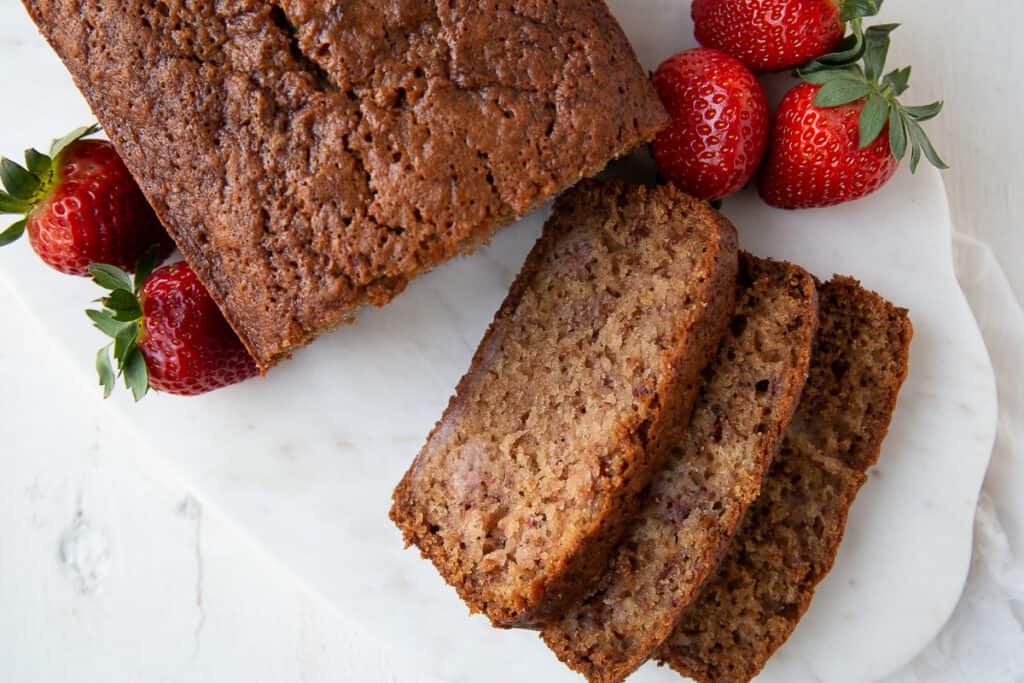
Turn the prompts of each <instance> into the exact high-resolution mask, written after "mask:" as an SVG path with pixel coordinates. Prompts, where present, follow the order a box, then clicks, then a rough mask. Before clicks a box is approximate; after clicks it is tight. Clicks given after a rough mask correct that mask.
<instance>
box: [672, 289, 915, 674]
mask: <svg viewBox="0 0 1024 683" xmlns="http://www.w3.org/2000/svg"><path fill="white" fill-rule="evenodd" d="M820 299H821V308H820V331H819V332H818V335H817V339H816V341H815V350H814V355H813V357H812V360H811V372H810V376H809V378H808V380H807V385H806V387H805V389H804V394H803V398H802V399H801V401H800V405H799V407H798V408H797V413H796V415H795V416H794V418H793V421H792V422H791V423H790V426H789V428H788V429H787V430H786V433H785V436H784V437H783V445H782V448H781V450H780V451H779V454H778V455H777V456H776V459H775V462H774V464H773V465H772V468H771V470H770V471H769V474H768V476H767V477H766V478H765V484H764V489H763V491H762V493H761V497H760V498H759V499H758V500H757V502H756V503H755V504H754V505H752V506H751V508H750V511H749V513H748V516H747V519H746V520H745V521H744V523H743V525H742V527H741V530H740V532H739V533H738V534H737V536H736V538H735V540H734V541H733V544H732V548H731V549H730V551H729V553H728V555H727V556H726V558H725V559H724V560H723V562H722V564H721V565H720V566H719V568H718V569H717V570H716V573H715V575H714V578H712V579H710V580H709V581H708V583H707V585H706V586H705V587H704V589H703V590H702V592H701V594H700V597H699V599H698V600H697V601H696V602H694V603H693V604H692V605H690V607H688V608H687V610H686V612H685V613H684V615H683V618H682V620H681V621H680V623H679V625H678V626H677V627H676V630H675V632H674V633H673V635H672V637H671V639H670V640H669V641H668V642H667V643H666V644H665V645H664V646H663V647H662V648H661V649H660V651H659V653H658V658H659V659H660V660H662V661H663V662H666V663H668V664H669V665H671V666H672V668H674V669H675V670H677V671H678V672H679V673H681V674H683V675H684V676H689V677H691V678H694V679H696V680H697V681H700V683H745V682H746V681H749V680H750V679H751V678H753V677H754V676H756V675H757V674H758V672H760V671H761V669H762V668H763V667H764V665H765V663H766V662H767V661H768V658H769V657H771V655H772V654H773V653H774V652H775V651H776V650H777V649H778V648H779V647H780V646H781V645H782V644H783V643H784V642H785V641H786V639H787V638H788V637H789V636H790V634H791V633H792V632H793V629H794V628H795V627H796V624H797V622H798V621H799V620H800V618H801V617H802V616H803V614H804V612H806V611H807V608H808V606H809V605H810V603H811V598H813V597H814V589H815V587H816V586H817V585H818V583H819V582H820V581H821V580H822V579H823V578H824V577H825V575H826V574H827V573H828V572H829V570H830V569H831V568H832V563H833V561H834V560H835V556H836V552H837V550H838V548H839V543H840V541H841V540H842V537H843V530H844V529H845V526H846V515H847V512H848V511H849V509H850V506H851V505H852V504H853V501H854V498H855V497H856V495H857V492H858V491H859V490H860V488H861V486H862V485H863V484H864V481H865V479H866V474H865V473H866V471H867V469H868V468H869V467H871V466H872V465H874V464H875V462H876V461H877V459H878V454H879V449H880V448H881V445H882V440H883V439H884V438H885V434H886V432H887V431H888V428H889V422H890V419H891V417H892V413H893V410H894V408H895V406H896V397H897V394H898V393H899V390H900V387H901V385H902V384H903V380H904V379H905V378H906V375H907V361H908V354H909V347H910V339H911V336H912V335H913V329H912V327H911V325H910V321H909V319H908V318H907V312H906V311H905V310H902V309H898V308H895V307H893V306H892V305H891V304H889V303H888V302H886V301H885V300H884V299H882V298H881V297H880V296H878V295H877V294H874V293H872V292H869V291H866V290H864V289H862V288H861V287H860V286H859V285H858V283H857V282H856V281H854V280H851V279H849V278H844V277H837V278H835V279H834V280H832V281H831V282H829V283H828V284H826V285H824V286H822V287H821V290H820Z"/></svg>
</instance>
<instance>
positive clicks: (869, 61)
mask: <svg viewBox="0 0 1024 683" xmlns="http://www.w3.org/2000/svg"><path fill="white" fill-rule="evenodd" d="M895 28H896V27H895V26H894V25H885V26H875V27H872V28H870V29H868V31H867V35H866V38H865V39H864V43H865V51H864V68H863V69H861V67H859V66H857V65H852V64H850V65H846V66H841V67H834V68H825V67H818V68H816V69H815V70H811V71H809V72H805V73H803V74H802V75H803V77H804V79H805V80H806V81H808V82H806V83H801V84H800V85H798V86H796V87H795V88H793V89H792V90H791V91H790V92H789V93H787V94H786V96H785V97H784V98H783V100H782V103H781V104H780V105H779V109H778V111H777V112H776V115H775V125H774V128H773V131H772V139H771V148H770V149H769V152H768V158H767V160H766V162H765V166H764V168H763V169H762V171H761V176H760V179H759V182H758V189H759V191H760V193H761V197H762V198H764V200H765V201H766V202H768V203H769V204H771V205H772V206H777V207H781V208H785V209H801V208H809V207H818V206H830V205H832V204H839V203H842V202H848V201H851V200H853V199H859V198H860V197H863V196H865V195H868V194H870V193H872V192H874V191H875V190H877V189H878V188H880V187H881V186H882V185H884V184H885V183H886V182H888V181H889V179H890V178H892V176H893V174H894V173H896V169H897V167H898V166H899V163H900V161H901V160H902V159H903V157H904V155H905V154H906V151H907V148H908V147H910V149H911V170H912V171H916V170H917V166H918V164H919V163H920V161H921V156H922V154H923V155H924V156H925V157H926V158H927V159H928V160H929V161H930V162H931V163H932V164H933V165H934V166H936V167H937V168H940V169H941V168H946V164H945V162H943V161H942V159H941V158H940V157H939V155H938V153H937V152H936V151H935V149H934V148H933V147H932V144H931V142H929V140H928V136H927V135H926V134H925V132H924V129H923V128H922V127H921V122H923V121H927V120H929V119H931V118H934V117H935V116H937V115H938V114H939V112H940V111H941V110H942V103H941V102H934V103H932V104H929V105H926V106H922V107H907V106H904V105H902V104H900V102H899V100H898V99H897V96H898V95H900V94H902V93H903V92H905V91H906V90H907V87H908V81H909V78H910V67H906V68H903V69H897V70H895V71H892V72H890V73H888V74H886V75H885V77H884V78H882V79H881V81H879V75H880V74H881V73H882V70H883V68H884V65H885V57H886V54H887V52H888V49H889V33H890V32H892V30H893V29H895Z"/></svg>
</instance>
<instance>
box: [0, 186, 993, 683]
mask: <svg viewBox="0 0 1024 683" xmlns="http://www.w3.org/2000/svg"><path fill="white" fill-rule="evenodd" d="M932 182H937V183H938V184H940V185H941V179H940V178H939V176H938V174H937V173H936V174H932ZM945 197H946V195H945V192H944V190H943V198H944V199H945ZM944 210H945V211H946V213H947V215H948V205H947V206H946V207H944ZM947 225H948V226H949V230H950V231H951V230H952V225H951V224H950V223H948V222H947ZM470 258H472V257H470ZM943 259H944V260H945V261H947V262H948V264H949V277H950V278H952V279H951V282H952V284H953V285H955V287H956V291H957V292H958V295H959V296H960V297H961V298H963V303H964V305H965V306H966V297H965V296H964V294H963V292H962V290H961V289H960V287H959V283H957V281H956V278H955V273H954V271H953V252H952V234H950V239H949V240H948V245H947V246H946V248H945V253H944V254H943ZM0 279H3V281H4V285H5V286H6V287H7V289H8V291H9V292H10V293H11V295H12V298H14V299H15V300H16V302H17V304H18V305H19V306H20V307H21V308H22V309H23V310H25V311H26V312H27V313H28V315H29V316H31V317H32V318H33V320H34V322H35V324H37V325H38V326H39V327H40V328H41V329H44V330H47V329H48V327H49V326H48V325H47V324H46V321H45V320H43V319H42V318H40V317H39V316H38V315H36V314H35V313H33V312H31V311H30V310H29V309H28V304H27V300H26V299H25V298H24V297H23V296H22V294H21V292H20V289H19V288H18V287H17V286H16V285H14V284H13V283H12V282H11V281H10V274H9V272H8V269H7V268H4V267H0ZM413 286H415V285H413ZM968 310H969V308H968ZM976 333H977V334H978V335H979V336H980V332H976ZM44 336H45V337H46V338H47V343H48V345H49V346H50V348H51V349H53V350H54V351H57V352H58V353H59V354H60V355H61V356H62V357H63V358H64V360H65V361H67V362H68V363H69V365H71V366H72V367H75V368H76V369H77V370H78V372H79V373H80V374H81V375H82V378H83V380H86V379H87V378H89V376H90V372H89V370H90V369H86V368H85V366H84V365H83V364H82V363H81V362H80V360H81V359H78V358H75V357H74V356H73V355H72V354H71V353H70V351H71V349H70V348H67V346H66V345H65V344H62V343H59V341H58V339H59V337H58V336H57V335H52V334H45V335H44ZM987 360H988V359H987V354H986V361H987ZM989 368H991V366H989ZM989 373H990V374H991V369H989ZM994 392H995V388H994V381H993V382H992V393H993V395H994ZM122 403H125V401H124V400H123V399H122V400H121V401H120V402H111V403H108V405H107V406H105V409H106V411H107V412H108V414H109V415H110V417H111V418H112V419H114V420H117V421H118V422H117V424H118V425H119V426H120V427H122V428H126V429H131V430H134V432H135V433H136V434H137V435H139V436H140V438H141V439H142V440H143V441H144V442H145V443H147V444H148V445H149V446H150V447H151V449H152V450H153V456H155V457H144V458H139V459H138V460H137V462H138V463H140V465H141V466H142V467H143V468H144V469H145V470H147V471H149V472H150V473H152V474H154V475H157V476H159V477H166V478H168V479H169V480H172V481H176V482H179V483H181V484H182V485H184V486H185V487H186V488H188V489H189V490H191V491H193V492H194V495H195V496H196V497H197V498H198V499H199V500H200V501H201V502H202V503H203V504H204V505H206V506H208V507H209V509H211V510H213V511H215V513H216V514H218V516H219V517H220V518H221V519H223V520H225V521H227V522H228V523H229V524H230V525H231V526H232V527H234V528H235V530H236V531H237V532H238V533H239V534H240V535H241V537H242V538H244V539H245V540H246V542H248V543H251V544H253V545H254V546H257V547H259V548H261V550H262V551H263V553H264V555H265V556H266V557H267V558H268V559H269V560H271V561H273V562H274V563H275V564H276V565H277V566H278V567H280V568H282V569H284V570H285V571H287V573H288V574H289V575H291V576H292V577H293V578H294V579H295V580H296V581H297V582H298V584H299V585H300V586H302V587H303V589H304V590H306V591H308V592H309V593H311V594H313V595H316V596H317V597H318V598H319V599H320V600H321V601H322V602H323V603H326V604H327V605H329V606H330V609H331V610H332V612H333V613H335V614H337V615H338V616H339V617H340V618H341V619H342V620H343V621H345V622H346V623H353V620H352V619H350V618H349V617H348V616H347V615H346V614H345V612H343V611H342V610H341V609H340V607H339V606H338V605H337V604H336V603H335V601H333V600H331V599H329V598H328V597H326V595H325V594H324V593H323V592H322V591H320V590H318V589H317V588H316V587H315V586H313V585H311V584H310V583H309V582H308V581H307V580H306V579H305V578H304V577H303V576H302V575H301V574H298V573H296V572H295V571H294V570H293V569H291V567H290V566H289V564H288V563H287V562H286V561H285V559H284V558H281V557H279V553H277V552H275V551H274V550H273V548H272V547H268V546H267V545H266V544H265V543H263V542H261V541H260V540H259V537H258V535H255V534H253V533H251V532H250V531H248V530H247V528H246V527H245V526H243V525H241V524H240V523H238V522H237V521H236V520H235V518H234V516H233V515H232V514H231V513H230V512H228V511H227V510H226V509H224V508H222V507H221V506H220V505H219V504H218V503H217V502H216V498H215V497H211V496H208V495H207V494H206V492H205V491H204V487H203V486H202V485H201V484H198V485H197V483H196V481H195V480H194V479H193V477H191V476H190V475H188V474H186V473H185V471H184V470H183V468H181V467H180V466H179V465H177V464H175V463H174V462H173V458H172V457H170V456H169V455H168V454H167V453H165V452H164V448H163V447H162V446H160V445H157V444H152V443H151V441H150V439H148V438H147V436H146V435H145V434H143V433H141V430H140V429H138V428H137V427H136V426H135V425H134V424H133V423H132V422H131V421H130V420H129V419H128V418H127V415H126V413H124V412H122V410H123V406H122V405H121V404H122ZM992 405H993V406H995V405H996V403H995V400H993V401H992ZM995 419H996V416H995V414H993V415H992V419H991V423H992V428H991V429H990V430H989V431H990V432H991V434H992V439H993V440H994V438H995ZM990 445H991V444H989V446H990ZM988 450H989V453H990V452H991V448H990V447H989V449H988ZM983 475H984V471H982V472H981V473H980V475H979V479H980V478H983ZM980 485H981V482H980V481H979V482H978V486H977V492H976V493H975V499H976V498H977V495H978V494H980ZM972 524H973V516H971V518H970V520H968V521H965V526H966V532H965V533H958V534H957V536H958V537H959V538H960V539H961V546H962V551H961V552H960V553H959V555H960V561H959V567H958V570H957V571H956V572H950V573H951V574H953V573H955V575H956V576H957V577H958V579H957V584H958V586H959V588H958V590H957V591H956V592H955V593H951V594H950V595H949V596H948V597H946V598H945V599H944V600H943V601H942V602H945V603H946V609H944V612H945V618H944V619H943V620H942V623H939V624H938V625H937V626H936V627H935V629H934V632H932V633H930V634H928V635H927V636H925V635H924V634H922V635H921V637H920V641H921V642H915V643H912V644H911V643H908V644H907V647H906V650H907V652H909V653H910V654H908V656H907V658H906V661H909V660H910V659H912V658H913V656H914V655H916V653H917V652H919V651H920V650H921V649H923V647H924V646H926V645H927V643H928V642H930V640H931V639H932V638H934V636H935V634H936V633H938V631H939V630H940V629H941V627H942V624H944V623H945V621H946V619H948V616H949V614H951V613H952V610H953V609H954V608H955V606H956V603H957V601H958V599H959V595H960V592H962V589H963V585H964V583H965V581H966V577H967V572H968V570H969V565H970V556H971V553H970V550H971V544H972V539H973V528H972ZM947 569H948V568H947ZM356 626H357V627H358V624H356ZM366 633H367V639H368V640H369V641H371V642H374V643H376V644H378V645H379V646H380V647H381V648H382V649H385V650H387V651H388V652H395V648H394V647H393V646H392V645H391V644H389V643H385V642H383V641H382V640H381V639H380V638H378V637H377V636H376V634H372V633H369V632H366ZM911 650H913V651H912V652H911ZM396 654H397V653H396ZM397 659H398V660H399V661H401V662H403V663H404V664H406V665H407V666H410V667H411V666H412V665H413V662H411V660H408V659H407V658H404V657H402V656H398V658H397ZM906 661H904V662H901V663H900V664H899V665H895V666H893V667H891V669H892V670H896V669H898V668H899V666H902V665H903V664H905V663H906ZM410 670H412V669H410ZM888 673H891V671H889V670H886V671H885V672H884V673H882V674H880V675H886V674H888Z"/></svg>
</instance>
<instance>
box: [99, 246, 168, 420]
mask: <svg viewBox="0 0 1024 683" xmlns="http://www.w3.org/2000/svg"><path fill="white" fill-rule="evenodd" d="M158 261H159V250H158V249H157V248H156V247H153V248H150V249H149V250H148V251H147V252H146V253H145V254H143V256H142V258H141V259H139V262H138V265H137V266H136V268H135V277H134V278H133V277H132V276H131V275H129V274H128V273H127V272H125V271H124V270H121V269H120V268H118V267H117V266H111V265H108V264H105V263H94V264H92V265H91V266H89V272H90V273H91V274H92V279H93V282H95V283H96V284H97V285H99V286H100V287H102V288H103V289H105V290H107V291H108V292H109V294H107V295H106V296H105V297H102V298H100V299H98V300H97V301H98V302H99V303H102V304H103V307H102V308H101V309H99V310H96V309H90V310H87V311H86V312H85V314H86V315H87V316H88V317H89V319H90V320H91V321H92V323H93V325H94V326H95V327H96V329H98V330H99V331H100V332H102V333H103V334H105V335H107V336H108V337H110V338H111V339H113V340H114V341H113V342H112V343H110V344H108V345H107V346H105V347H103V348H102V349H100V350H99V353H98V354H97V355H96V372H97V374H98V375H99V380H100V382H99V383H100V386H102V387H103V398H107V397H108V396H110V394H111V392H112V391H113V390H114V384H115V383H116V381H117V378H118V377H123V378H124V384H125V386H126V387H127V388H128V390H129V391H131V392H132V397H133V398H134V399H135V400H136V401H139V400H141V399H142V397H143V396H145V395H146V393H147V392H148V391H149V372H148V371H147V369H146V359H145V358H143V356H142V351H140V350H139V346H138V341H139V335H140V334H141V332H142V304H141V302H140V301H139V294H140V292H141V291H142V286H143V285H144V284H145V282H146V279H147V278H149V276H150V274H151V273H152V272H153V270H154V269H155V268H156V266H157V265H158ZM111 354H113V362H111Z"/></svg>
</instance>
